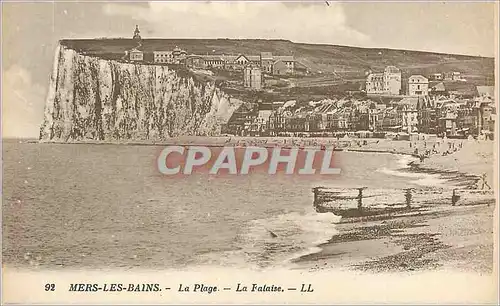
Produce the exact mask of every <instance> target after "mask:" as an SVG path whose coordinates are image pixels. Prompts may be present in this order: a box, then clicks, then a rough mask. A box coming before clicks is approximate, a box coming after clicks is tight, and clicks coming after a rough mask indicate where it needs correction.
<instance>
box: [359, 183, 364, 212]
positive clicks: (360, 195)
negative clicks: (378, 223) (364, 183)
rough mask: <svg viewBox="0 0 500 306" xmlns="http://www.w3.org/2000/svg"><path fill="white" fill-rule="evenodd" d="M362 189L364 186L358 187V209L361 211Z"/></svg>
mask: <svg viewBox="0 0 500 306" xmlns="http://www.w3.org/2000/svg"><path fill="white" fill-rule="evenodd" d="M363 189H364V188H358V191H359V193H358V210H359V211H361V210H362V209H363Z"/></svg>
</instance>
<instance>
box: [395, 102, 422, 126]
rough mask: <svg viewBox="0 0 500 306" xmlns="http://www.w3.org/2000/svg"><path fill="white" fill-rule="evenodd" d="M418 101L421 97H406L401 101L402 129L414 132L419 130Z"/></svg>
mask: <svg viewBox="0 0 500 306" xmlns="http://www.w3.org/2000/svg"><path fill="white" fill-rule="evenodd" d="M418 103H419V97H409V98H404V99H402V100H401V101H400V102H399V105H398V106H399V109H398V111H399V114H400V115H401V120H400V122H401V130H402V131H405V132H408V133H413V132H417V131H418Z"/></svg>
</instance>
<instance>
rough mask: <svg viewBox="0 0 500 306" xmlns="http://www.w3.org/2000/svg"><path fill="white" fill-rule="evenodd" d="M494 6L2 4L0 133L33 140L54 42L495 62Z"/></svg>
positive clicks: (141, 3) (390, 3) (427, 4)
mask: <svg viewBox="0 0 500 306" xmlns="http://www.w3.org/2000/svg"><path fill="white" fill-rule="evenodd" d="M494 12H495V5H494V3H493V2H399V3H395V2H378V3H374V2H350V3H345V2H342V3H339V2H334V1H328V3H327V2H325V1H317V2H307V3H306V2H263V1H258V2H257V1H256V2H227V1H226V2H223V1H220V2H210V1H203V2H194V1H192V2H187V1H184V2H158V1H155V2H76V1H67V2H38V3H35V2H31V3H30V2H23V3H15V2H10V3H9V2H8V3H5V2H3V3H2V135H3V137H38V133H39V126H40V124H41V122H42V119H43V110H44V106H45V99H46V94H47V86H48V84H49V77H50V73H51V70H52V64H53V63H52V62H53V59H54V52H55V49H56V46H57V43H58V40H60V39H63V38H95V37H131V36H132V33H133V30H134V28H135V25H136V24H138V25H139V27H140V29H141V35H142V37H143V38H268V39H272V38H279V39H289V40H291V41H294V42H303V43H322V44H336V45H349V46H359V47H380V48H397V49H410V50H422V51H434V52H442V53H455V54H468V55H480V56H488V57H494V55H495V17H494Z"/></svg>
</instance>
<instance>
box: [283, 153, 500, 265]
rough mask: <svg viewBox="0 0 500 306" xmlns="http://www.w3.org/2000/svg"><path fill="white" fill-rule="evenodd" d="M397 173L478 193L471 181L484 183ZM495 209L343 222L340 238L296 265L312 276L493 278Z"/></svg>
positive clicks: (455, 175) (451, 174) (457, 176)
mask: <svg viewBox="0 0 500 306" xmlns="http://www.w3.org/2000/svg"><path fill="white" fill-rule="evenodd" d="M352 151H357V150H352ZM363 151H367V150H363ZM368 151H369V150H368ZM398 154H399V153H398ZM406 155H409V154H406ZM430 159H432V157H431V158H430ZM491 165H492V163H491ZM396 171H403V172H408V171H409V172H414V173H425V174H438V175H439V176H441V177H444V179H445V180H446V181H447V183H446V185H450V184H451V185H455V186H462V187H465V188H474V186H473V185H474V184H473V183H472V181H476V183H477V180H478V179H479V176H478V175H476V174H471V173H460V172H458V171H455V170H450V169H443V168H441V169H439V167H436V168H430V167H421V165H416V166H411V163H410V168H409V169H399V170H396ZM495 206H496V205H495V204H493V205H490V204H479V205H470V206H454V207H452V206H451V205H450V206H436V207H431V208H428V209H426V210H424V211H422V210H416V211H406V212H403V213H397V212H393V213H384V214H381V215H378V216H371V217H353V218H341V219H340V221H339V222H337V223H335V227H336V229H337V230H338V231H339V233H338V234H336V235H334V236H333V237H332V238H331V239H330V240H329V241H328V242H325V243H321V244H319V245H317V246H316V247H318V248H319V249H320V251H318V252H314V253H310V254H305V255H302V256H298V257H296V258H295V259H293V260H292V261H291V263H292V264H294V265H295V267H296V268H297V269H299V270H302V269H305V270H309V271H316V270H324V269H333V268H341V269H343V270H346V271H362V272H372V273H380V272H382V273H386V272H387V273H391V272H408V271H416V270H421V271H431V270H436V269H439V268H446V269H455V270H463V271H467V272H474V273H480V274H481V273H492V272H493V217H494V209H495ZM463 221H465V222H464V223H460V222H463ZM478 232H479V233H480V234H479V233H478Z"/></svg>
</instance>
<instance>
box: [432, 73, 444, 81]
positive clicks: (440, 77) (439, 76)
mask: <svg viewBox="0 0 500 306" xmlns="http://www.w3.org/2000/svg"><path fill="white" fill-rule="evenodd" d="M429 79H431V80H433V81H442V80H443V79H444V75H443V74H442V73H433V74H431V75H430V76H429Z"/></svg>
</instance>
